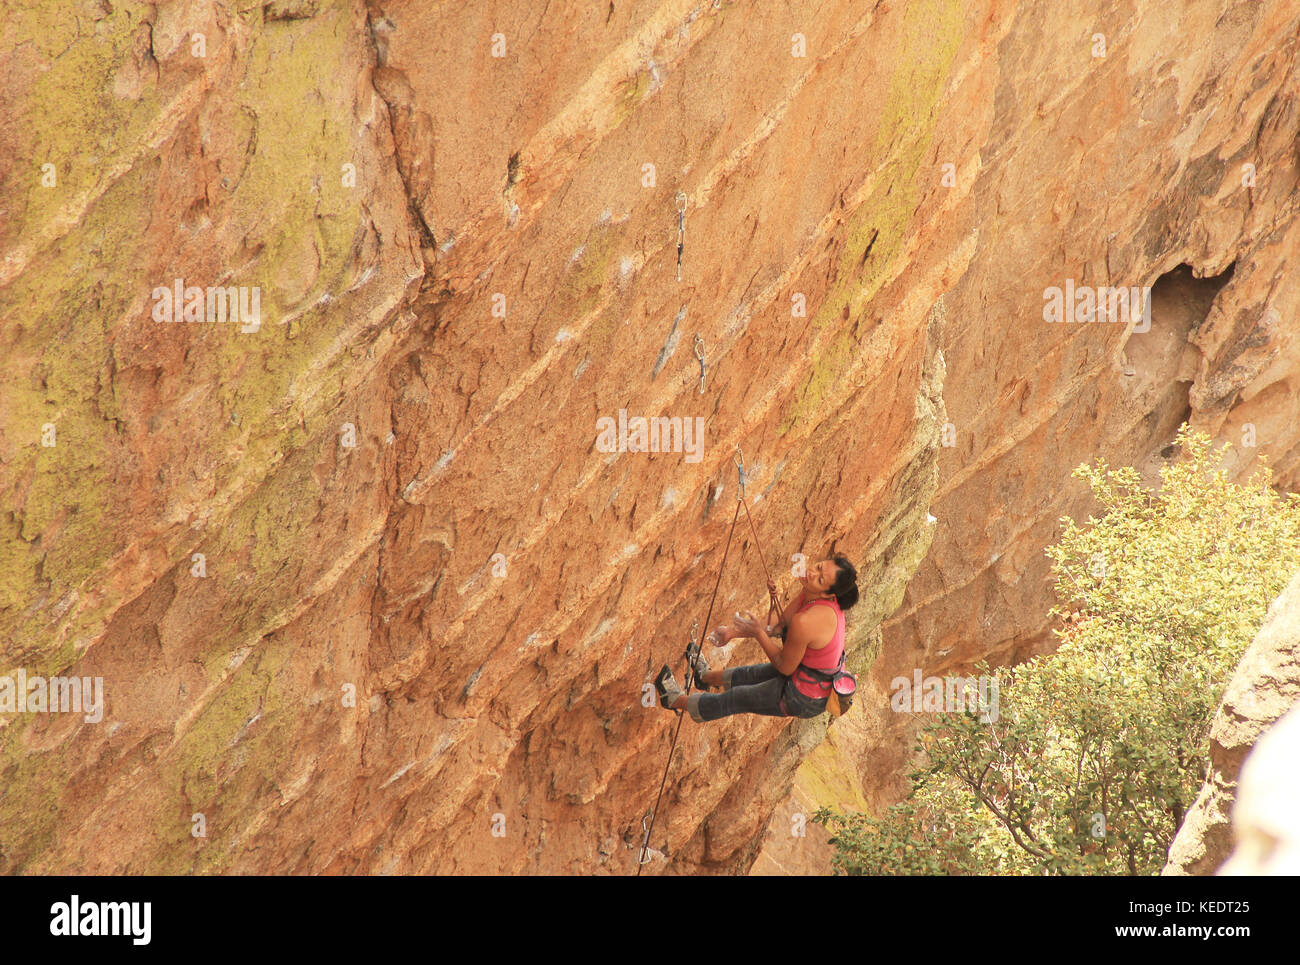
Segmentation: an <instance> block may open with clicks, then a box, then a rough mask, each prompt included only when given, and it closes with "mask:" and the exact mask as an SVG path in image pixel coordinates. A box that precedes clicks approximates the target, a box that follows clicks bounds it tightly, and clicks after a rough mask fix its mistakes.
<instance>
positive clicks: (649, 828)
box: [636, 448, 781, 878]
mask: <svg viewBox="0 0 1300 965" xmlns="http://www.w3.org/2000/svg"><path fill="white" fill-rule="evenodd" d="M732 462H733V463H734V464H735V466H736V471H737V472H738V473H739V485H738V487H737V489H736V512H735V515H733V516H732V517H731V528H730V529H729V530H727V545H726V546H725V547H724V548H723V550H722V563H721V565H719V566H718V578H717V579H716V580H714V582H713V594H712V595H711V596H710V597H709V609H708V613H707V615H706V616H705V617H704V625H705V626H706V627H707V626H709V624H710V621H711V620H712V619H713V605H714V603H715V602H716V601H717V599H718V587H719V586H721V585H722V574H723V573H724V572H725V571H726V568H727V555H728V554H729V553H730V552H731V538H732V536H733V535H734V534H735V532H736V523H737V521H738V520H739V519H740V507H741V506H745V516H746V517H747V518H748V519H749V526H750V530H751V531H752V532H753V534H754V545H755V546H756V547H758V553H759V558H760V559H761V558H762V556H763V549H762V546H760V545H759V541H758V530H757V529H756V528H755V527H754V518H753V517H752V516H750V514H749V507H748V506H746V505H745V457H744V454H743V453H742V452H741V451H740V449H739V448H737V449H736V453H735V455H734V456H732ZM742 553H743V550H742ZM763 572H764V573H767V562H766V561H765V560H764V561H763ZM768 582H769V583H770V582H771V577H770V576H769V577H768ZM768 595H769V596H770V597H771V607H770V608H769V609H768V612H767V617H768V623H769V625H770V624H771V621H772V614H773V611H775V612H776V613H777V614H779V613H780V612H781V606H780V600H779V599H778V598H777V595H776V594H775V593H773V592H772V591H771V590H770V589H769V590H768ZM698 628H699V621H698V620H695V621H692V623H691V644H692V645H695V644H696V639H695V635H696V631H697V630H698ZM694 669H695V668H694V667H688V669H687V673H686V690H685V691H684V693H685V694H686V695H687V696H688V697H689V696H690V693H691V687H692V685H693V684H694V683H695V672H694ZM684 720H685V714H683V713H682V712H681V711H680V710H679V711H677V726H676V727H675V728H673V739H672V741H671V742H670V743H669V745H668V760H667V761H666V762H665V763H664V773H663V777H661V778H660V779H659V792H658V793H657V794H656V795H655V804H654V807H653V808H651V809H650V810H649V811H648V812H647V813H646V814H645V816H644V817H642V818H641V827H642V828H643V829H644V830H645V838H644V839H642V841H641V852H640V854H639V855H638V857H637V866H636V874H637V877H638V878H639V877H640V876H641V867H642V866H643V865H646V864H648V863H649V862H650V857H649V851H650V835H651V834H652V833H653V832H654V828H655V820H656V819H657V818H658V817H659V804H660V802H661V801H662V800H663V796H664V785H666V784H667V783H668V771H669V769H670V768H671V767H672V764H673V752H674V751H676V750H677V737H678V735H680V734H681V732H682V722H683V721H684Z"/></svg>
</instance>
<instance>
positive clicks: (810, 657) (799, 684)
mask: <svg viewBox="0 0 1300 965" xmlns="http://www.w3.org/2000/svg"><path fill="white" fill-rule="evenodd" d="M817 603H825V604H826V605H827V606H830V607H834V608H835V636H833V637H831V642H830V643H828V644H826V646H824V647H822V648H821V649H820V650H811V649H809V650H805V651H804V654H803V660H801V661H800V662H799V665H800V666H801V667H812V668H813V669H814V670H820V671H822V672H824V673H832V672H834V671H835V670H836V669H838V668H839V665H840V657H842V656H843V655H844V611H843V610H841V609H840V604H839V601H838V600H836V599H835V598H834V597H832V598H831V599H829V600H809V601H808V602H807V603H805V604H804V605H803V606H801V607H800V608H799V611H798V612H800V613H802V612H803V611H804V610H806V609H808V608H809V607H810V606H813V605H814V604H817ZM793 677H794V685H795V688H796V689H797V690H798V691H799V693H801V694H804V695H805V696H807V697H812V698H813V699H814V700H821V699H822V698H823V697H826V696H829V694H830V692H831V685H830V683H820V682H814V681H812V680H809V679H808V678H807V676H806V675H805V674H801V673H800V672H799V671H798V670H797V669H796V670H795V672H794V675H793Z"/></svg>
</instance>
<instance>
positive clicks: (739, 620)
mask: <svg viewBox="0 0 1300 965" xmlns="http://www.w3.org/2000/svg"><path fill="white" fill-rule="evenodd" d="M734 626H735V627H736V629H737V630H739V631H740V632H741V633H743V634H745V636H747V637H754V636H758V621H757V620H756V619H754V614H752V613H750V612H749V611H748V610H746V611H745V612H744V613H737V614H736V618H735V620H734Z"/></svg>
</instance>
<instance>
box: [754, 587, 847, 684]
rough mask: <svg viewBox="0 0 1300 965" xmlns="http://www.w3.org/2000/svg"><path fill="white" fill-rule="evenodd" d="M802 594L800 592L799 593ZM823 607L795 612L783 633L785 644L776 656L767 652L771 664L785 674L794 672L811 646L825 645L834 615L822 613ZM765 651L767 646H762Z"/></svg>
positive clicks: (833, 624)
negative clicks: (787, 628)
mask: <svg viewBox="0 0 1300 965" xmlns="http://www.w3.org/2000/svg"><path fill="white" fill-rule="evenodd" d="M801 595H802V594H801ZM825 609H826V608H825V607H813V608H812V609H811V610H809V611H806V612H804V613H796V614H795V615H794V616H793V617H791V619H790V629H789V630H787V631H786V634H785V645H784V646H782V647H780V648H779V652H778V653H777V654H776V656H772V654H771V653H769V654H768V657H769V659H771V661H772V664H773V666H775V667H776V669H777V670H779V671H780V672H781V673H782V674H784V675H785V676H787V677H788V676H790V674H792V673H794V672H795V669H796V668H797V667H798V666H799V662H800V661H801V660H803V657H804V654H805V653H807V651H808V648H809V647H811V646H814V645H815V646H819V647H820V646H825V645H826V643H827V642H829V641H830V638H831V637H832V636H833V635H834V633H835V623H834V621H835V615H834V614H832V613H823V612H822V611H823V610H825ZM763 649H764V650H765V651H766V650H767V647H764V648H763Z"/></svg>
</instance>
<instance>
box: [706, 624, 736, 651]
mask: <svg viewBox="0 0 1300 965" xmlns="http://www.w3.org/2000/svg"><path fill="white" fill-rule="evenodd" d="M735 635H736V631H735V630H733V629H731V627H728V626H721V627H714V628H713V629H712V630H710V631H709V635H708V636H707V637H705V638H704V639H706V640H711V641H712V642H713V645H714V646H715V647H724V646H726V645H727V644H728V643H730V642H731V638H732V637H734V636H735Z"/></svg>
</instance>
